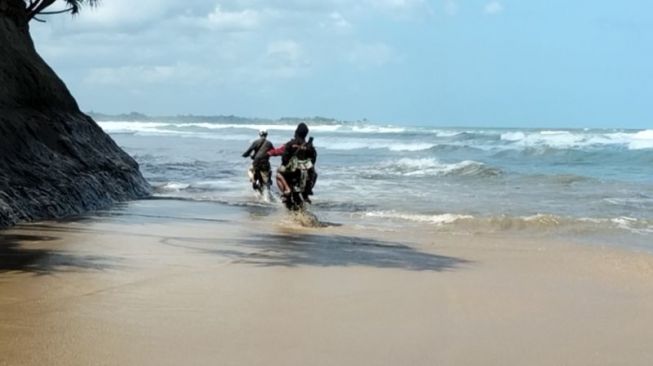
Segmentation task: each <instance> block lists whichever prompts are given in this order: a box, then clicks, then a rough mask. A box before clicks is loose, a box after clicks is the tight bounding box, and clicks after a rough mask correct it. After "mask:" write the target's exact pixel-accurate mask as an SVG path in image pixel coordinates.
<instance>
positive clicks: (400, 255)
mask: <svg viewBox="0 0 653 366" xmlns="http://www.w3.org/2000/svg"><path fill="white" fill-rule="evenodd" d="M161 242H162V243H163V244H166V245H171V246H176V247H180V248H185V249H191V250H197V251H201V252H204V253H210V254H216V255H223V256H226V257H229V258H231V259H233V260H235V261H236V262H238V263H246V264H252V265H257V266H266V267H268V266H284V267H295V266H320V267H334V266H345V267H346V266H365V267H377V268H398V269H404V270H411V271H438V272H440V271H448V270H452V269H455V268H457V267H460V266H462V265H465V264H469V263H470V261H468V260H465V259H461V258H455V257H448V256H443V255H437V254H433V253H426V252H421V251H418V250H416V249H415V248H413V247H411V246H408V245H405V244H400V243H393V242H387V241H381V240H376V239H370V238H361V237H354V236H343V235H317V234H255V235H253V236H250V237H248V238H245V239H241V240H238V241H237V242H236V243H235V245H234V246H231V247H230V248H228V249H227V248H225V249H222V248H219V246H220V245H219V243H217V242H216V241H215V239H213V240H209V239H188V238H165V239H162V240H161Z"/></svg>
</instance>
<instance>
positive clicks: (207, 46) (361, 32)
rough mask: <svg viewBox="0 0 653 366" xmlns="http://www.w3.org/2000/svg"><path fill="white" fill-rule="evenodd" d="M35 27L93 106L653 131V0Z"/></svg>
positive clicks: (156, 9)
mask: <svg viewBox="0 0 653 366" xmlns="http://www.w3.org/2000/svg"><path fill="white" fill-rule="evenodd" d="M43 18H45V19H46V20H47V22H46V23H37V22H33V23H32V25H31V27H32V29H31V30H32V35H33V38H34V40H35V44H36V46H37V49H38V51H39V53H40V54H41V55H42V57H43V58H44V59H45V60H46V61H47V62H48V63H49V64H50V66H52V67H53V69H55V71H56V72H57V73H58V74H59V76H60V77H61V78H62V79H63V80H64V81H65V82H66V84H67V85H68V87H69V88H70V89H71V91H72V93H73V94H74V96H75V97H76V98H77V101H78V102H79V104H80V107H81V108H82V109H83V110H85V111H96V112H103V113H123V112H132V111H136V112H142V113H146V114H150V115H176V114H195V115H232V114H233V115H239V116H245V117H267V118H279V117H284V116H293V117H307V116H324V117H331V118H337V119H343V120H362V119H368V120H370V121H376V122H382V123H390V124H407V125H434V126H478V127H569V128H587V127H629V128H653V66H652V65H653V2H651V1H650V0H627V1H608V0H591V1H590V0H574V1H569V0H358V1H354V0H320V1H317V0H315V1H310V0H225V1H215V0H185V1H179V0H175V1H173V0H139V1H135V0H102V1H101V4H100V6H99V7H97V8H94V9H91V8H84V9H83V11H82V13H81V14H80V15H78V16H75V17H71V16H69V15H57V16H48V17H45V16H44V17H43Z"/></svg>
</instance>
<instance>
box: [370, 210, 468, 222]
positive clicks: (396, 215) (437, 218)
mask: <svg viewBox="0 0 653 366" xmlns="http://www.w3.org/2000/svg"><path fill="white" fill-rule="evenodd" d="M363 216H365V217H371V218H382V219H400V220H405V221H413V222H423V223H430V224H436V225H444V224H451V223H454V222H456V221H458V220H465V219H473V218H474V217H473V216H470V215H456V214H449V213H445V214H438V215H421V214H412V213H402V212H397V211H371V212H366V213H365V214H364V215H363Z"/></svg>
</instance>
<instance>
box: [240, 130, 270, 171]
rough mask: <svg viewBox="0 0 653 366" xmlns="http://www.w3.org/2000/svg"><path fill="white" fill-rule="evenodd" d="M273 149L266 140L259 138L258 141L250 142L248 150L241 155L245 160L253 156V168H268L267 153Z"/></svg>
mask: <svg viewBox="0 0 653 366" xmlns="http://www.w3.org/2000/svg"><path fill="white" fill-rule="evenodd" d="M272 149H274V146H273V145H272V143H271V142H270V141H268V140H267V139H266V138H264V137H261V138H260V139H258V140H256V141H254V142H252V145H250V147H249V149H247V151H245V152H244V153H243V157H244V158H246V157H248V156H250V155H252V154H253V159H254V162H253V163H252V164H253V165H254V167H257V168H258V167H262V166H269V164H270V156H269V155H268V151H270V150H272Z"/></svg>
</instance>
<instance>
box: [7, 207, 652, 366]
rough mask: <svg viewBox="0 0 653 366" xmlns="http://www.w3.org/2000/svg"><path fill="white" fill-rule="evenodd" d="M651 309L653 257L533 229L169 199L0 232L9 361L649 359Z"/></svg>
mask: <svg viewBox="0 0 653 366" xmlns="http://www.w3.org/2000/svg"><path fill="white" fill-rule="evenodd" d="M162 213H165V214H162ZM279 220H281V221H282V222H281V223H279ZM651 309H653V256H651V255H649V254H645V253H637V252H634V251H627V250H620V249H618V248H615V247H607V246H593V245H577V244H571V243H567V242H561V241H559V240H554V239H544V238H541V237H540V238H531V237H528V236H526V235H524V236H522V237H520V236H518V235H511V236H503V237H502V236H499V235H496V236H490V235H485V236H478V235H476V236H475V235H468V236H462V235H459V236H457V235H452V234H448V235H444V234H437V233H435V232H430V231H429V230H428V228H424V229H422V230H414V229H411V230H395V231H375V230H362V229H361V228H359V227H356V226H347V225H343V226H332V227H326V228H302V227H300V226H298V225H296V224H293V223H292V221H289V220H287V219H286V218H285V216H283V212H282V211H281V212H277V211H275V210H270V209H265V208H238V207H228V206H223V205H215V204H212V205H208V204H201V203H193V202H182V201H166V200H151V201H140V202H134V203H131V204H128V205H125V206H124V207H122V208H118V209H116V210H113V211H111V212H107V213H102V214H98V215H96V216H93V217H89V218H85V219H81V220H73V221H69V222H44V223H35V224H30V225H22V226H20V227H17V228H14V229H11V230H8V231H4V232H0V365H404V364H405V365H524V364H526V365H651V364H653V348H651V342H652V340H653V315H652V312H651Z"/></svg>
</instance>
